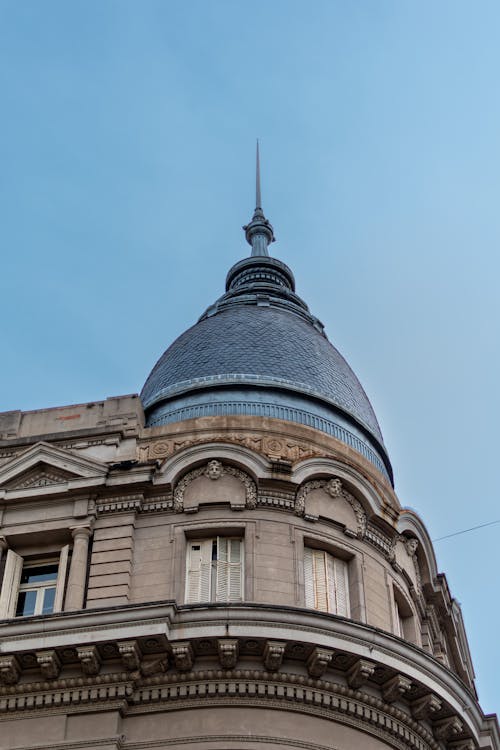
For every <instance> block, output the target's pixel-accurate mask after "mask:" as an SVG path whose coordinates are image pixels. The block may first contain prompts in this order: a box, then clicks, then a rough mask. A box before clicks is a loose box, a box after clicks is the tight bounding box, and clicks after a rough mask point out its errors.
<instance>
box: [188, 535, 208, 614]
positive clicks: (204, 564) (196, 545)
mask: <svg viewBox="0 0 500 750" xmlns="http://www.w3.org/2000/svg"><path fill="white" fill-rule="evenodd" d="M211 566H212V540H211V539H200V540H198V541H196V542H190V543H189V548H188V555H187V566H186V602H187V603H188V604H192V603H196V602H209V601H210V577H211Z"/></svg>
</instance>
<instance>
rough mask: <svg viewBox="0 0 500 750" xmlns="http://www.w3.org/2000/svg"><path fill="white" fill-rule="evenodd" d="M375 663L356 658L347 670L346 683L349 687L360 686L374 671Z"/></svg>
mask: <svg viewBox="0 0 500 750" xmlns="http://www.w3.org/2000/svg"><path fill="white" fill-rule="evenodd" d="M375 666H376V665H375V664H374V663H373V662H372V661H368V660H367V659H358V660H357V661H356V662H355V663H354V664H353V665H352V667H351V668H350V669H348V670H347V674H346V677H347V684H348V685H349V687H351V688H354V689H355V690H357V688H360V687H361V686H362V685H364V684H365V683H366V682H368V680H369V679H370V677H372V675H373V673H374V672H375Z"/></svg>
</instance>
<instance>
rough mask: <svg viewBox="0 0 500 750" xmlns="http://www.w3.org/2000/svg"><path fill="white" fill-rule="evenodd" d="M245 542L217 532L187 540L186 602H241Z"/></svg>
mask: <svg viewBox="0 0 500 750" xmlns="http://www.w3.org/2000/svg"><path fill="white" fill-rule="evenodd" d="M242 564H243V543H242V540H241V539H234V538H232V537H224V536H218V537H216V538H215V539H199V540H196V541H188V554H187V568H186V602H187V603H188V604H190V603H195V602H240V601H242V599H243V567H242Z"/></svg>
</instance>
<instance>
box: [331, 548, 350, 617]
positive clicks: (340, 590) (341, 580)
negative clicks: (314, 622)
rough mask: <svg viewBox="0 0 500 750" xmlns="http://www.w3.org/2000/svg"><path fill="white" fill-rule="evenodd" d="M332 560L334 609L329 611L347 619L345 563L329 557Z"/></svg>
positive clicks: (347, 598) (347, 596)
mask: <svg viewBox="0 0 500 750" xmlns="http://www.w3.org/2000/svg"><path fill="white" fill-rule="evenodd" d="M329 557H330V559H331V560H333V568H334V574H335V609H330V612H333V613H334V614H337V615H342V616H343V617H349V614H350V612H349V588H348V578H347V563H346V562H344V560H338V559H337V558H335V557H331V555H329Z"/></svg>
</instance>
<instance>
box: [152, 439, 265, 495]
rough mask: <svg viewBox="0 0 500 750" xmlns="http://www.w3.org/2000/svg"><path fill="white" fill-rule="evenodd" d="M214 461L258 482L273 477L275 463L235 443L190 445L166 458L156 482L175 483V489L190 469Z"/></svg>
mask: <svg viewBox="0 0 500 750" xmlns="http://www.w3.org/2000/svg"><path fill="white" fill-rule="evenodd" d="M212 459H217V460H219V461H222V462H224V464H226V463H227V464H231V465H232V466H236V467H238V468H239V469H241V470H242V471H244V472H247V473H248V474H250V476H251V477H253V479H254V480H257V481H258V480H260V479H264V478H267V477H270V476H271V463H270V461H269V460H268V459H266V458H264V456H262V455H261V454H260V453H256V452H255V451H252V450H250V449H249V448H246V447H244V446H240V445H234V444H232V443H212V444H206V443H204V444H202V445H193V446H190V447H189V448H186V449H185V450H183V451H180V452H179V453H176V454H175V455H174V456H171V457H169V458H166V459H165V461H164V462H163V463H162V465H161V467H160V469H159V471H158V473H157V475H156V477H155V479H154V483H155V484H172V486H174V485H175V484H176V483H177V482H178V481H179V478H180V477H181V476H182V475H183V474H185V472H186V470H188V469H189V468H190V467H191V468H195V467H196V466H197V465H198V466H199V465H200V464H202V463H203V464H206V463H207V462H208V461H210V460H212Z"/></svg>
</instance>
